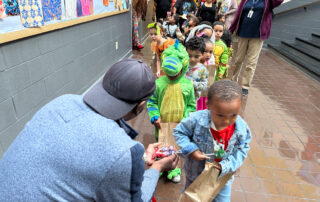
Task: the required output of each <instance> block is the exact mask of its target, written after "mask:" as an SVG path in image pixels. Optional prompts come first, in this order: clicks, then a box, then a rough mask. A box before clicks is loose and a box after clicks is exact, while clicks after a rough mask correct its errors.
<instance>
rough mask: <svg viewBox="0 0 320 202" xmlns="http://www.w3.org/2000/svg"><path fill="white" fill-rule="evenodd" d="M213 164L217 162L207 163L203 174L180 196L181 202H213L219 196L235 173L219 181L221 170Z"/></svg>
mask: <svg viewBox="0 0 320 202" xmlns="http://www.w3.org/2000/svg"><path fill="white" fill-rule="evenodd" d="M213 164H216V165H217V163H216V162H213V163H210V162H206V165H205V168H204V170H203V171H202V173H201V174H200V175H199V176H198V177H197V178H196V179H195V181H194V182H193V183H192V184H191V185H190V186H189V187H188V188H187V189H186V190H185V191H184V192H183V193H182V194H181V195H180V198H179V202H211V201H212V200H213V199H214V198H215V197H216V196H217V194H218V193H219V192H220V190H221V189H222V188H223V187H224V185H225V184H226V183H227V182H228V180H230V179H231V177H232V175H233V173H231V174H226V175H224V176H223V177H221V178H220V179H218V175H219V170H218V169H217V168H215V167H214V166H213Z"/></svg>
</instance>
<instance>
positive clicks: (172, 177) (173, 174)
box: [167, 168, 181, 183]
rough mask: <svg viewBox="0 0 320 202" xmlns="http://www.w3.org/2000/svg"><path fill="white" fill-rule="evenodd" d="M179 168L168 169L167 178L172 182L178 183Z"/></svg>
mask: <svg viewBox="0 0 320 202" xmlns="http://www.w3.org/2000/svg"><path fill="white" fill-rule="evenodd" d="M180 176H181V169H180V168H175V169H173V170H170V171H168V175H167V178H168V179H169V180H171V181H172V182H174V183H178V182H180V180H181V177H180Z"/></svg>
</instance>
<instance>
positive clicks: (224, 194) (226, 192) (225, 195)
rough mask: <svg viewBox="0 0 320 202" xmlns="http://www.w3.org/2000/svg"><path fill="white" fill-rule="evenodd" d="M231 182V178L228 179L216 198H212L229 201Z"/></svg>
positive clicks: (220, 201)
mask: <svg viewBox="0 0 320 202" xmlns="http://www.w3.org/2000/svg"><path fill="white" fill-rule="evenodd" d="M232 182H233V180H229V181H228V182H227V184H226V185H225V186H224V187H223V188H222V189H221V191H220V192H219V194H218V195H217V196H216V198H214V200H213V201H214V202H230V198H231V185H232Z"/></svg>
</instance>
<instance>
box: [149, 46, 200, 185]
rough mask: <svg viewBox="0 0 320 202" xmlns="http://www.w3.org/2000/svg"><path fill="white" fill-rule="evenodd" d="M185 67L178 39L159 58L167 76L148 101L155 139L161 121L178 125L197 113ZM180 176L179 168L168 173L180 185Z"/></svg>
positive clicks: (159, 80) (184, 53) (161, 79)
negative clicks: (192, 113)
mask: <svg viewBox="0 0 320 202" xmlns="http://www.w3.org/2000/svg"><path fill="white" fill-rule="evenodd" d="M188 66H189V56H188V53H187V51H186V49H185V47H184V46H183V45H182V44H180V43H179V41H178V40H176V43H175V44H174V45H172V46H169V47H168V48H167V49H166V50H165V51H164V52H163V53H162V55H161V67H162V69H163V71H164V73H165V75H166V76H163V77H160V78H159V79H157V80H156V89H155V91H154V94H153V95H152V96H151V97H150V99H149V100H148V102H147V108H148V113H149V116H150V119H151V123H152V124H154V125H155V127H156V139H158V129H159V128H160V123H161V122H164V123H179V122H180V121H181V120H182V119H183V118H185V117H187V116H188V114H189V113H190V112H193V111H196V101H195V97H194V88H193V84H192V83H191V81H189V80H188V79H186V78H185V74H186V72H187V70H188ZM180 175H181V170H180V168H176V169H175V170H172V171H169V174H168V179H170V178H171V180H172V181H173V182H179V181H180Z"/></svg>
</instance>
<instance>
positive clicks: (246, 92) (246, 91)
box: [242, 88, 249, 96]
mask: <svg viewBox="0 0 320 202" xmlns="http://www.w3.org/2000/svg"><path fill="white" fill-rule="evenodd" d="M248 93H249V90H248V89H245V88H242V95H243V96H248Z"/></svg>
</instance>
